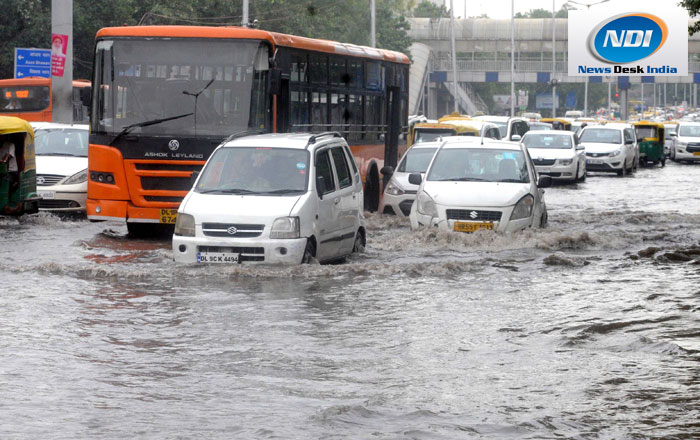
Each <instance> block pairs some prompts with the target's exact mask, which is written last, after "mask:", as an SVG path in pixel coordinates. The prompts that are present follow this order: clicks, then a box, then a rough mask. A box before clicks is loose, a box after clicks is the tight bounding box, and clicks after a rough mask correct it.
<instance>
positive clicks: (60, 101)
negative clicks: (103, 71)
mask: <svg viewBox="0 0 700 440" xmlns="http://www.w3.org/2000/svg"><path fill="white" fill-rule="evenodd" d="M51 33H53V34H58V35H67V36H68V47H67V50H66V64H65V66H64V68H63V76H51V98H52V102H53V111H52V113H53V119H52V120H53V122H63V123H65V124H72V123H73V0H51Z"/></svg>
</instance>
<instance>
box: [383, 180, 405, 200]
mask: <svg viewBox="0 0 700 440" xmlns="http://www.w3.org/2000/svg"><path fill="white" fill-rule="evenodd" d="M384 192H385V193H387V194H389V195H392V196H401V195H403V194H404V192H405V191H404V190H403V188H401V187H400V186H399V185H398V184H397V183H396V182H394V181H393V180H390V181H389V184H388V185H387V186H386V189H385V190H384Z"/></svg>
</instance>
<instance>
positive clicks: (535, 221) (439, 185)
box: [409, 140, 552, 232]
mask: <svg viewBox="0 0 700 440" xmlns="http://www.w3.org/2000/svg"><path fill="white" fill-rule="evenodd" d="M409 180H410V181H411V183H413V184H420V187H419V190H418V195H417V197H416V203H414V204H413V207H412V208H411V215H410V219H411V228H413V229H419V228H423V227H437V228H440V229H443V230H449V231H457V232H474V231H476V230H478V229H489V230H495V231H501V232H511V231H518V230H522V229H526V228H529V227H544V226H546V224H547V206H546V204H545V201H544V190H543V189H542V188H546V187H549V186H551V184H552V179H551V177H549V176H540V177H539V180H538V176H537V172H536V171H535V166H534V164H533V163H532V160H531V159H530V156H529V154H528V152H527V149H525V147H523V146H522V145H519V144H516V145H514V144H512V143H509V142H502V141H490V140H484V142H483V143H481V142H456V141H453V142H445V143H444V144H443V145H442V146H441V147H440V149H439V150H438V151H437V153H436V154H435V157H434V158H433V160H432V162H431V163H430V166H429V167H428V171H427V172H426V176H425V179H423V178H422V176H421V175H420V174H418V173H415V174H411V175H410V176H409Z"/></svg>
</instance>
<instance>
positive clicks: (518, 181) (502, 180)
mask: <svg viewBox="0 0 700 440" xmlns="http://www.w3.org/2000/svg"><path fill="white" fill-rule="evenodd" d="M499 182H513V183H527V182H523V181H522V180H521V179H501V180H499Z"/></svg>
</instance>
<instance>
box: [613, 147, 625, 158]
mask: <svg viewBox="0 0 700 440" xmlns="http://www.w3.org/2000/svg"><path fill="white" fill-rule="evenodd" d="M620 153H622V149H621V148H618V149H617V150H615V151H613V152H612V153H610V157H615V156H619V155H620Z"/></svg>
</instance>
